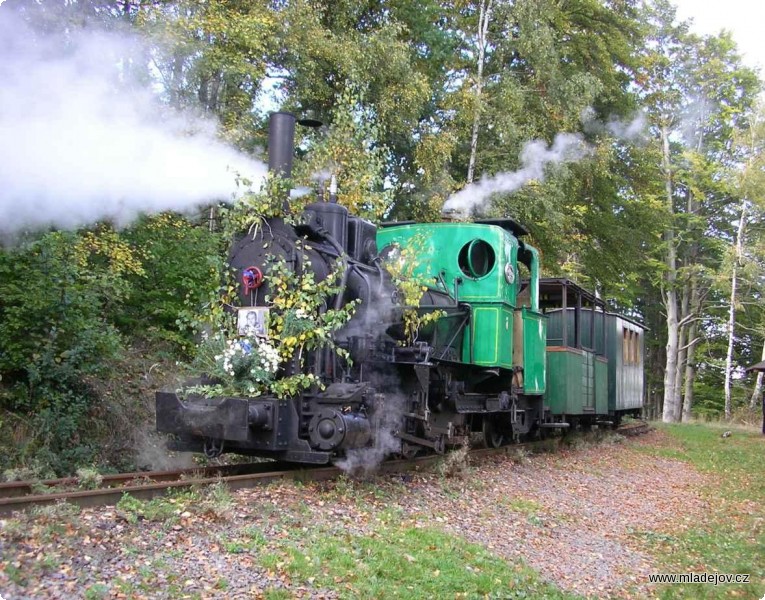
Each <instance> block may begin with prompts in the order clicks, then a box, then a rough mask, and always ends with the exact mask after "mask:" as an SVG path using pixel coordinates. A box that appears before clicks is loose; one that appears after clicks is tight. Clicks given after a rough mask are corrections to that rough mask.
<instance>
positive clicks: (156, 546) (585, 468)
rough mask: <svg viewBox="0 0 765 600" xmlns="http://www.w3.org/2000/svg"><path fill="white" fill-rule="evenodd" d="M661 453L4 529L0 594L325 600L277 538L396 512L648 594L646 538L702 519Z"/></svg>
mask: <svg viewBox="0 0 765 600" xmlns="http://www.w3.org/2000/svg"><path fill="white" fill-rule="evenodd" d="M669 443H670V442H668V440H667V438H666V437H665V435H664V434H662V433H661V432H651V433H649V434H647V435H644V436H641V437H639V438H634V439H629V440H626V441H623V442H621V443H610V444H600V445H597V446H592V447H584V448H568V449H561V450H559V451H557V452H555V453H552V454H542V455H534V456H526V455H524V454H523V453H522V452H517V453H515V455H513V454H512V453H511V454H510V455H508V456H501V457H495V458H490V459H486V460H483V461H482V462H480V463H479V464H470V465H467V466H466V465H463V464H454V465H451V466H450V467H448V468H445V469H441V470H440V472H439V470H434V471H433V472H415V473H404V474H399V475H391V476H388V475H386V476H383V477H378V478H375V479H373V480H370V481H365V482H356V481H352V480H347V479H341V480H339V481H338V482H330V483H322V484H320V483H307V484H294V483H279V484H273V485H271V486H269V487H267V488H256V489H248V490H238V491H235V492H232V493H231V494H230V497H228V496H227V497H226V498H224V499H223V500H220V501H219V502H217V503H216V502H215V501H213V500H210V499H209V498H208V499H207V500H205V501H204V503H202V504H204V506H202V505H201V504H200V505H198V506H191V507H189V506H186V505H184V504H183V501H181V500H178V501H177V502H178V505H177V508H175V507H174V506H173V505H172V503H169V508H168V509H167V510H168V512H167V514H166V515H165V516H163V517H161V518H159V517H148V518H141V515H140V514H138V513H131V512H129V511H126V510H124V506H123V507H122V508H115V507H103V508H97V509H87V510H83V511H81V512H79V513H76V514H69V515H67V514H65V513H66V511H62V510H61V509H59V510H58V511H47V512H43V513H42V514H39V515H37V516H31V515H30V516H22V517H19V518H14V519H6V520H3V521H2V522H0V594H2V596H3V598H4V599H5V600H16V599H20V598H76V597H86V596H87V597H92V598H97V597H129V598H167V597H172V598H182V597H202V598H258V597H264V595H267V593H268V592H269V590H270V591H273V590H283V594H285V595H286V597H303V598H335V597H339V596H341V595H343V593H344V592H343V588H342V586H341V585H340V584H338V586H337V587H336V588H333V589H324V588H320V587H315V586H314V583H315V582H314V581H311V579H312V578H309V579H307V580H305V581H298V580H293V579H292V578H291V577H290V575H289V572H288V571H287V570H286V569H284V568H283V567H284V565H280V563H279V560H278V556H279V554H278V552H277V551H276V550H277V549H278V547H279V546H280V545H282V544H283V543H284V542H285V540H289V541H290V542H291V543H294V544H297V545H299V544H300V543H301V538H304V537H308V536H309V535H311V532H312V531H315V530H316V529H317V528H318V529H320V530H321V531H323V532H329V533H330V534H331V535H338V536H353V535H360V536H364V535H379V532H380V531H381V524H385V523H389V522H390V519H391V517H392V515H393V516H394V517H395V519H396V521H397V526H401V527H407V528H410V527H411V528H422V527H428V528H438V529H441V530H444V531H446V532H448V533H450V534H452V535H455V536H459V537H461V538H464V539H465V540H467V541H469V542H472V543H476V544H479V545H480V546H482V547H484V548H485V549H487V550H488V551H489V552H491V553H492V554H494V555H496V556H499V557H501V558H503V559H505V560H507V561H509V562H510V563H518V562H523V563H525V564H526V565H527V566H529V567H531V568H533V569H535V570H536V571H537V572H538V573H539V574H540V576H541V577H542V578H543V579H544V580H546V581H549V582H550V583H552V584H554V585H555V586H557V587H559V588H560V589H562V590H565V591H569V592H573V593H575V594H580V595H582V596H589V597H630V598H632V597H647V596H650V595H651V592H652V589H651V588H650V587H649V585H648V575H649V574H652V573H658V572H660V571H661V568H660V566H659V565H658V564H657V562H656V561H655V559H654V558H652V557H651V556H650V555H649V554H647V549H646V548H647V545H646V543H645V539H646V537H647V536H656V535H665V534H670V533H671V534H672V535H677V534H678V533H679V532H681V531H682V530H684V529H686V528H687V527H689V526H690V525H692V524H693V523H694V521H695V520H696V519H698V518H701V516H702V515H703V514H704V511H705V510H706V509H707V508H708V507H707V503H706V501H705V499H704V496H703V494H702V489H703V488H704V487H705V486H706V485H708V484H709V483H710V481H709V479H708V476H706V475H702V474H700V473H699V472H697V471H695V470H694V469H693V468H692V467H690V466H689V465H688V464H686V463H683V462H679V461H675V460H671V459H666V458H659V457H654V456H649V455H648V454H646V453H645V452H641V446H644V445H657V444H669ZM679 506H682V507H683V511H682V515H679V514H678V511H677V507H679ZM62 513H64V514H62ZM380 543H384V541H383V540H381V542H380ZM264 557H269V560H265V559H264ZM274 557H276V558H274ZM497 592H498V593H501V590H497ZM345 595H346V596H347V593H345ZM412 597H416V590H414V591H413V596H412ZM500 597H501V596H500Z"/></svg>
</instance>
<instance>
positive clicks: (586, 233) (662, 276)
mask: <svg viewBox="0 0 765 600" xmlns="http://www.w3.org/2000/svg"><path fill="white" fill-rule="evenodd" d="M3 21H6V23H8V22H11V23H14V26H13V27H14V28H15V29H16V30H19V29H20V27H19V25H18V24H19V23H20V24H23V35H22V36H20V37H21V38H22V39H21V41H19V40H18V39H16V41H9V38H8V36H5V37H3V36H0V49H1V50H2V52H0V56H2V58H0V77H2V78H3V81H4V89H6V90H7V89H14V86H13V85H6V84H7V83H8V82H9V81H13V77H14V76H15V77H17V78H21V79H25V82H26V85H27V88H28V87H29V86H30V85H31V83H30V82H33V83H34V84H35V86H36V87H35V88H34V90H36V94H37V95H35V94H33V95H32V97H33V98H34V99H35V103H27V104H24V105H20V106H16V107H15V110H16V113H13V110H5V109H6V108H7V107H8V106H10V104H8V105H6V103H10V102H12V101H13V99H12V98H11V96H12V94H11V93H6V95H2V93H0V109H2V110H0V113H5V116H3V115H2V114H0V132H9V131H10V132H12V133H13V132H15V134H16V135H18V136H20V137H19V138H18V139H19V140H24V141H25V142H29V141H30V140H31V141H33V142H34V144H36V145H34V144H31V143H30V144H27V145H26V146H25V147H24V148H25V149H19V148H18V147H12V145H11V144H9V143H7V142H6V141H3V142H2V144H3V145H5V148H4V149H2V150H0V151H1V152H2V153H3V159H4V160H3V164H5V165H6V168H5V171H3V167H1V166H0V182H2V183H3V187H4V191H3V192H0V195H1V196H2V198H0V237H1V239H2V247H0V429H1V430H2V432H3V435H2V438H1V439H2V440H3V441H2V442H1V444H2V446H3V453H2V459H0V468H2V469H10V468H25V469H28V470H31V471H33V472H36V473H37V474H47V473H49V472H55V473H59V474H63V473H68V472H71V471H72V470H73V469H74V468H76V467H77V466H83V465H93V464H95V465H99V466H101V467H104V466H108V467H112V468H115V469H122V468H129V467H131V466H135V465H136V464H138V466H141V461H143V460H147V461H150V458H146V457H143V458H142V457H140V456H137V455H136V448H139V447H140V448H143V447H144V446H146V445H149V446H150V445H151V444H150V441H147V440H149V438H150V436H149V435H148V434H147V432H148V431H149V430H150V429H151V428H152V426H153V423H152V422H151V405H152V403H153V391H154V390H155V389H156V388H157V387H159V386H161V385H164V384H168V383H171V382H172V381H173V380H174V378H176V377H177V376H178V374H179V373H180V370H179V367H178V363H183V362H188V361H189V360H191V359H192V358H193V353H194V349H195V344H194V340H195V335H196V332H197V330H198V323H199V321H200V315H202V314H203V313H204V311H205V306H206V304H207V303H209V302H210V299H211V298H214V297H215V296H216V295H217V294H218V293H219V289H220V286H221V273H222V271H223V269H224V263H225V258H226V247H227V242H228V239H227V236H226V234H225V233H224V227H223V226H222V224H221V219H220V214H221V211H220V210H218V200H220V199H221V198H219V197H218V196H216V194H217V193H218V191H217V188H215V189H213V188H212V187H211V188H210V190H211V191H210V192H209V196H208V198H207V201H206V202H205V198H202V197H196V196H194V194H193V193H192V192H188V190H185V189H183V190H181V189H178V190H177V194H175V193H174V190H173V189H172V188H171V189H169V190H168V189H164V188H163V189H162V193H161V194H159V193H158V192H157V194H156V195H157V198H156V199H154V197H153V195H154V194H155V192H156V189H155V188H154V187H152V186H151V185H146V186H145V187H140V188H139V186H138V183H137V182H138V180H139V179H141V177H146V176H148V175H147V174H149V175H151V174H154V179H155V180H156V181H159V180H161V179H162V178H163V177H164V176H166V175H167V173H168V172H169V171H168V170H169V169H170V168H171V166H172V165H170V164H169V162H166V161H164V160H160V159H162V156H161V155H159V156H157V157H154V156H153V155H152V156H149V157H148V158H147V157H145V156H144V157H143V158H144V162H143V163H141V167H140V169H138V168H136V167H135V166H133V164H132V163H131V161H129V160H128V161H117V160H114V159H111V158H110V155H109V154H108V153H107V152H106V148H107V147H108V146H109V145H118V144H119V142H120V140H121V139H123V138H122V137H121V136H122V133H121V132H120V130H119V129H117V128H115V129H114V131H113V132H111V133H112V135H111V137H109V138H107V139H103V138H98V137H96V136H90V135H86V134H87V133H88V131H90V130H87V129H85V128H84V129H83V130H82V132H80V131H77V132H76V133H77V135H78V137H77V140H78V143H77V144H74V145H72V146H71V148H69V151H70V152H69V153H64V154H62V155H61V158H60V160H57V159H56V157H57V155H56V153H55V150H56V142H57V140H56V130H55V129H52V128H44V131H42V133H40V131H38V130H33V129H32V128H31V127H32V125H31V124H28V123H26V122H25V120H24V118H23V117H24V115H25V114H27V111H32V112H34V111H35V110H36V107H37V104H36V102H37V100H38V99H39V102H40V103H44V98H45V97H49V96H50V95H51V94H53V95H54V96H55V92H56V90H62V89H63V90H67V91H68V90H69V88H68V87H67V86H72V79H73V78H76V75H77V70H76V69H74V70H72V71H71V72H70V73H68V75H67V77H65V78H61V79H57V78H56V77H45V78H40V79H39V80H36V79H34V78H32V77H31V76H27V77H21V76H19V73H22V74H27V75H28V74H29V73H32V72H36V71H34V69H32V68H31V67H30V66H29V65H28V64H14V65H12V64H11V57H13V56H18V55H19V52H20V48H21V49H28V48H27V46H30V47H33V48H34V49H35V52H36V54H35V56H36V57H37V58H38V59H39V58H40V57H43V59H45V60H49V61H50V63H55V62H57V61H61V60H62V56H61V53H62V52H63V54H64V55H66V54H67V52H69V53H71V54H72V55H79V54H78V53H80V52H81V50H82V47H83V44H82V39H83V36H85V35H87V36H92V35H93V34H94V33H97V34H98V35H103V36H107V37H106V38H99V41H98V43H97V44H96V47H97V48H99V49H100V52H102V53H103V54H105V55H107V56H108V55H109V52H114V53H117V54H115V55H113V56H111V59H110V60H107V61H106V62H107V64H108V65H109V69H110V71H109V72H106V73H103V72H101V75H102V76H103V85H104V86H105V87H106V88H108V90H107V92H108V94H109V95H108V97H109V98H112V99H113V100H110V102H111V104H110V105H109V106H107V107H106V109H109V108H111V109H113V110H114V111H115V112H121V113H123V114H124V113H125V112H130V111H131V110H132V107H135V106H138V105H140V103H143V102H146V101H147V100H146V97H147V96H151V102H153V103H155V104H154V106H156V107H157V108H156V109H155V111H154V114H153V119H154V120H158V121H162V120H163V119H164V120H168V121H169V120H172V119H174V118H176V117H175V116H177V115H184V118H188V115H193V118H194V125H193V126H191V125H189V126H188V129H187V131H186V135H187V136H188V137H189V138H190V139H191V138H193V137H194V136H195V135H199V128H200V125H199V124H200V123H203V122H204V123H214V131H212V132H209V131H208V132H206V133H204V135H207V136H211V137H210V138H205V139H211V138H212V137H214V138H215V140H218V141H221V142H225V143H226V144H228V145H230V146H233V147H235V148H237V149H238V151H239V155H238V156H252V157H262V156H263V149H264V147H265V138H266V129H267V126H266V120H267V116H268V112H269V111H270V110H277V109H278V110H288V111H291V112H294V113H296V114H297V115H300V116H306V115H310V116H313V117H315V118H318V119H321V120H322V121H323V122H324V123H325V124H326V126H325V127H324V128H322V129H321V130H301V133H300V139H299V143H298V159H297V161H296V162H297V164H296V175H295V183H296V185H302V186H308V187H316V186H317V185H323V183H322V182H325V181H326V180H327V178H328V176H329V175H330V174H331V175H335V176H336V178H337V180H338V185H339V190H340V202H341V203H344V204H345V205H347V206H348V207H349V208H351V210H354V211H355V212H357V213H360V214H362V215H363V216H365V217H367V218H370V219H371V220H373V221H378V222H379V221H381V220H392V219H417V220H437V219H439V218H440V213H441V209H442V207H443V206H444V204H445V203H446V202H447V200H449V199H450V198H451V199H452V200H451V201H450V202H452V203H453V202H455V198H461V199H463V200H466V201H467V204H466V206H467V207H468V208H469V209H470V210H472V211H477V212H479V213H480V214H485V215H488V216H511V217H513V218H515V219H516V220H518V221H520V222H522V223H523V224H524V225H526V226H527V227H528V229H529V231H530V238H531V239H530V241H531V243H532V244H533V245H534V246H536V247H538V248H539V249H540V251H541V254H542V262H543V266H544V274H545V275H548V276H565V277H569V278H571V279H572V280H574V281H576V282H577V283H579V284H580V285H582V286H584V287H585V288H589V289H595V290H597V291H598V293H599V294H600V295H601V296H602V297H604V298H606V299H608V300H609V301H610V302H611V303H612V304H611V305H612V306H613V308H614V309H616V310H619V311H623V312H626V313H627V314H629V315H631V316H633V317H634V318H637V319H638V320H640V321H641V322H643V323H645V324H646V325H647V327H648V328H649V331H648V334H647V338H646V340H647V341H646V368H647V371H646V374H647V413H648V415H649V416H652V417H659V418H663V419H664V420H665V421H678V420H685V419H688V418H691V417H698V418H728V419H730V418H732V417H735V416H736V415H737V414H738V415H739V416H742V415H745V414H746V413H747V411H750V410H751V408H752V407H754V406H755V405H757V403H758V402H759V401H760V398H761V394H762V389H761V383H762V381H761V379H757V380H755V378H754V377H745V376H744V374H743V366H746V365H750V364H753V363H756V362H758V361H759V360H761V359H764V358H765V346H764V345H763V341H764V340H765V313H764V312H763V308H764V305H763V303H762V302H761V294H762V290H763V286H764V285H765V278H764V277H763V274H764V269H765V253H764V252H763V244H765V229H764V228H763V224H765V203H764V195H765V194H764V192H765V179H763V153H762V147H763V143H764V142H765V128H764V127H763V117H765V113H764V112H763V107H762V105H761V104H760V91H761V85H762V82H761V80H760V78H759V74H758V73H757V72H755V71H753V70H752V69H750V68H748V67H746V66H744V65H743V64H742V62H741V58H740V56H739V55H738V53H737V49H736V45H735V42H734V41H733V39H732V38H731V37H730V36H729V35H728V34H725V33H721V34H720V35H719V36H696V35H694V34H692V33H690V32H689V28H688V24H687V23H678V22H677V21H676V19H675V11H674V8H673V6H672V5H671V3H669V2H665V1H664V0H651V1H649V2H636V1H632V0H612V1H602V0H567V1H565V2H559V1H553V0H515V1H512V2H511V1H508V0H477V1H472V0H464V1H462V0H457V1H439V0H418V1H414V0H377V1H368V2H356V1H353V2H351V1H348V0H338V1H332V2H328V1H321V0H310V1H309V0H273V1H271V2H267V1H259V2H252V1H249V0H167V1H162V0H153V1H149V0H120V1H112V2H107V1H105V0H101V1H99V0H92V1H84V0H38V1H37V2H28V1H26V0H6V2H5V3H4V4H3V5H2V7H0V25H2V24H3ZM18 37H19V36H17V38H18ZM114 38H119V39H120V40H122V41H121V42H120V44H119V45H111V44H110V43H106V42H104V41H103V40H104V39H114ZM125 40H127V41H128V42H129V43H127V42H125ZM52 41H54V42H55V45H52ZM13 44H16V46H14V45H13ZM53 48H55V52H53V50H52V49H53ZM120 52H121V54H120ZM46 53H47V54H46ZM46 57H47V58H46ZM78 64H79V63H78ZM41 72H42V73H48V71H41ZM25 89H26V88H25ZM72 89H73V90H75V91H73V92H72V94H70V96H69V97H68V99H67V98H61V99H57V106H58V105H68V104H70V103H71V104H75V103H76V104H77V106H74V107H68V106H64V107H63V108H62V110H64V108H67V109H68V108H72V109H73V110H74V111H75V113H74V114H77V115H80V116H82V115H85V117H93V118H96V117H97V115H96V114H95V113H98V112H104V110H105V107H103V106H97V107H95V108H94V107H92V106H90V105H89V103H88V102H89V97H90V95H89V93H88V92H89V91H90V88H88V87H87V86H85V87H83V86H80V87H79V88H78V87H77V85H76V82H75V85H74V86H73V87H72ZM78 89H79V90H80V91H79V92H78V93H75V92H76V90H78ZM34 90H33V91H34ZM83 90H84V91H83ZM18 98H19V95H18V94H17V95H16V98H15V101H16V102H19V100H18ZM78 110H79V111H80V112H77V111H78ZM105 112H107V113H108V112H109V110H105ZM9 114H10V115H14V114H15V120H13V121H12V119H11V118H10V117H9V116H8V115H9ZM163 115H168V116H163ZM172 115H175V116H172ZM85 117H83V118H85ZM139 124H140V125H141V127H143V126H144V125H146V124H145V123H144V122H140V123H139ZM27 125H29V126H30V130H29V131H31V132H33V133H30V134H28V135H27V132H26V130H25V127H26V126H27ZM151 125H152V127H153V126H154V122H153V121H152V124H151ZM38 129H39V128H38ZM142 131H143V130H142V129H140V128H136V129H135V130H134V133H135V132H138V133H141V132H142ZM147 131H149V130H147ZM46 136H48V137H46ZM8 139H9V138H8V137H5V140H8ZM99 140H100V142H99ZM139 141H140V140H139ZM99 143H101V145H100V146H99ZM215 143H218V142H217V141H216V142H215ZM89 145H90V147H89ZM212 147H213V142H212V141H210V142H209V143H208V144H207V146H206V148H207V149H208V150H209V149H210V148H212ZM29 148H31V149H32V150H33V151H32V150H29ZM89 151H90V152H91V153H92V155H91V154H88V152H89ZM131 152H132V155H131V156H133V157H134V158H137V156H136V155H137V154H140V153H141V152H142V150H141V146H140V144H139V145H137V146H135V148H134V149H132V150H131ZM11 154H13V156H10V155H11ZM5 155H8V156H5ZM104 155H106V156H104ZM174 155H176V156H180V157H181V158H183V157H185V156H186V155H184V154H177V153H176V154H174ZM189 156H192V157H193V156H196V155H192V154H190V155H189ZM10 159H12V160H13V161H15V162H13V163H12V164H14V165H16V166H15V169H13V170H12V169H10V168H8V167H7V165H8V164H9V163H8V160H10ZM217 159H218V158H217V157H216V160H217ZM189 160H192V159H189ZM220 160H223V159H222V158H221V159H220ZM149 161H153V162H149ZM86 167H87V168H86ZM27 170H28V171H29V173H32V176H30V179H29V181H30V182H32V183H30V184H29V185H19V186H17V187H16V189H14V185H13V184H14V182H16V181H19V180H21V179H22V178H23V177H24V176H25V174H26V172H27ZM195 171H196V174H197V175H198V176H199V177H200V179H202V180H203V179H204V178H205V173H204V169H195ZM192 175H193V174H192ZM234 178H235V176H234V174H231V179H232V180H233V179H234ZM118 180H119V181H121V182H122V185H123V186H124V188H123V189H122V190H121V194H122V195H121V196H119V198H120V201H119V202H118V205H119V211H116V209H115V211H112V212H110V211H109V210H107V209H106V208H104V209H103V210H102V211H101V212H99V211H98V210H95V209H93V210H91V208H93V207H94V206H97V205H100V204H101V203H100V201H99V200H100V196H99V187H98V186H100V185H102V186H103V187H104V190H106V189H107V188H108V189H109V193H112V188H111V187H110V186H113V185H114V183H115V181H118ZM188 181H189V182H191V183H194V184H195V185H196V180H195V179H194V178H193V177H191V176H189V178H188ZM91 182H93V186H91V188H88V189H87V190H84V188H83V187H82V186H85V185H86V184H89V183H91ZM144 183H145V181H144V180H143V179H141V185H144ZM471 184H472V185H471ZM36 186H38V187H39V189H43V188H44V190H43V191H42V192H40V193H41V194H44V195H46V200H45V202H44V203H43V206H44V208H43V209H39V208H38V209H35V208H34V207H35V202H36V200H37V198H36V197H35V194H36V193H37V192H38V191H39V190H38V187H36ZM197 187H198V186H197ZM131 188H132V189H136V190H138V189H140V191H139V192H137V193H135V194H133V193H132V192H131ZM81 189H82V190H84V191H82V192H81V191H80V190H81ZM9 190H10V191H9ZM460 190H472V192H471V193H468V194H464V193H462V194H458V195H457V196H454V194H455V193H456V192H458V191H460ZM184 194H186V195H188V197H189V201H188V202H187V203H182V202H177V201H176V200H177V198H180V197H185V196H184ZM205 194H208V192H207V188H206V187H205ZM105 195H106V192H104V196H105ZM173 196H176V198H175V199H174V198H173ZM197 196H199V194H197ZM133 200H135V202H134V205H131V206H130V207H129V208H130V210H128V211H127V215H128V216H126V213H125V204H126V203H127V204H130V203H131V202H133ZM155 200H156V201H155ZM25 205H28V206H31V207H33V208H32V209H28V210H27V212H26V213H24V207H25ZM115 206H116V205H115ZM59 211H60V212H59ZM222 212H225V210H224V211H222ZM19 215H21V216H19ZM128 217H129V218H128Z"/></svg>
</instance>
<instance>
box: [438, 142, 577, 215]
mask: <svg viewBox="0 0 765 600" xmlns="http://www.w3.org/2000/svg"><path fill="white" fill-rule="evenodd" d="M589 152H590V150H589V148H588V146H587V144H586V143H585V142H584V139H583V138H582V136H581V135H579V134H574V133H559V134H558V135H556V136H555V139H554V140H553V143H552V145H551V146H549V147H548V146H547V144H546V143H545V142H543V141H541V140H534V141H531V142H528V143H527V144H526V145H525V146H524V147H523V151H522V152H521V168H520V169H518V170H517V171H513V172H511V173H499V174H498V175H494V176H493V177H485V176H484V177H482V178H481V180H480V181H478V182H476V183H471V184H470V185H468V186H466V187H464V188H463V189H462V190H460V191H459V192H457V193H456V194H454V195H453V196H451V197H450V198H449V199H448V200H447V201H446V203H445V204H444V208H443V210H444V212H458V213H461V214H463V215H465V216H467V215H469V214H470V213H472V212H475V211H477V210H480V209H481V208H482V207H483V206H484V204H485V203H486V201H487V200H488V199H489V197H490V196H491V195H492V194H497V193H511V192H515V191H516V190H518V189H519V188H521V187H522V186H523V185H525V184H526V183H528V182H529V181H531V180H533V179H539V180H542V179H544V174H545V167H546V166H547V165H548V164H549V163H563V162H575V161H578V160H581V159H582V158H584V157H585V156H587V154H589Z"/></svg>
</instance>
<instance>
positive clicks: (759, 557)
mask: <svg viewBox="0 0 765 600" xmlns="http://www.w3.org/2000/svg"><path fill="white" fill-rule="evenodd" d="M658 427H659V429H660V430H662V431H665V432H666V433H667V434H668V435H669V436H670V437H671V438H672V439H673V440H674V441H675V442H677V445H678V447H677V448H650V447H644V449H643V451H644V452H647V453H650V454H651V455H654V456H661V457H665V458H672V459H677V460H682V461H685V462H688V463H690V464H691V465H693V466H694V467H695V468H696V469H698V470H699V471H701V472H702V473H707V474H709V475H711V476H712V477H713V478H714V481H715V483H714V484H712V485H709V486H708V487H707V489H705V490H704V493H705V495H706V499H707V500H708V501H709V503H710V506H711V508H710V510H709V511H708V514H707V515H705V518H704V519H703V522H698V523H696V524H694V525H693V526H692V527H691V528H690V529H689V530H687V531H685V532H683V533H680V534H678V535H674V536H658V535H656V536H651V535H650V534H641V535H643V539H644V540H645V542H646V543H647V544H648V545H649V546H650V547H651V548H652V549H653V550H654V551H655V552H656V553H657V555H658V557H659V558H660V560H661V561H662V563H663V566H664V568H665V572H668V573H670V572H671V573H690V572H695V573H700V572H704V571H706V572H718V573H748V574H749V575H751V580H750V583H749V584H748V585H733V584H727V585H718V586H714V585H710V584H683V585H679V584H676V585H672V586H666V587H663V588H661V590H660V594H661V597H662V598H694V599H695V598H721V597H736V598H756V599H758V600H759V599H760V598H762V597H763V595H764V594H765V520H764V519H763V517H765V438H763V436H762V435H759V434H757V433H755V432H753V431H747V430H743V429H735V430H733V434H732V435H731V436H730V437H727V438H723V437H721V433H722V432H723V431H724V429H720V428H715V427H710V426H707V425H702V424H692V425H659V426H658ZM676 510H677V512H678V514H680V515H682V513H683V507H682V506H677V507H676Z"/></svg>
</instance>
